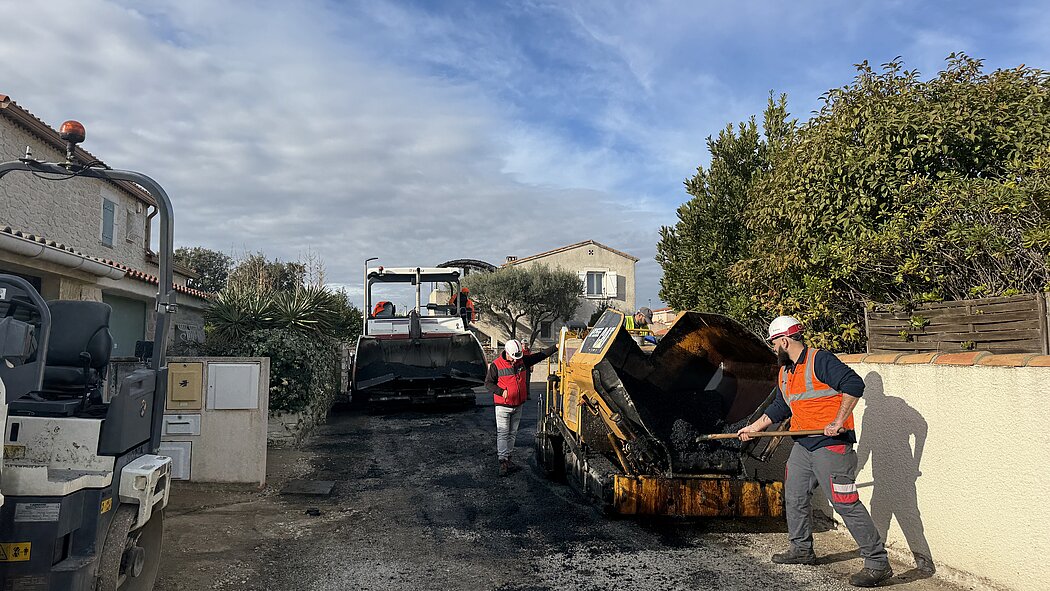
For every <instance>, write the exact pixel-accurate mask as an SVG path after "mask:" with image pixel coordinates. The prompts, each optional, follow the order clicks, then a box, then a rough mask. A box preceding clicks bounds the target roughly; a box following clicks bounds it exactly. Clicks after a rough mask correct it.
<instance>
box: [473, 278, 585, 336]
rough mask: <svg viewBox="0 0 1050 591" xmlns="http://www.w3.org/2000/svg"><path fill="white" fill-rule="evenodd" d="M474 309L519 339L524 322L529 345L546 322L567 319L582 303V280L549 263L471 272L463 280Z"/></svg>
mask: <svg viewBox="0 0 1050 591" xmlns="http://www.w3.org/2000/svg"><path fill="white" fill-rule="evenodd" d="M463 283H464V285H465V286H466V287H468V288H469V289H470V297H471V299H472V300H473V301H474V305H475V308H476V309H477V310H479V311H480V312H481V313H482V314H483V315H484V317H485V318H487V319H489V320H492V321H494V322H495V323H496V324H498V325H500V326H501V327H503V329H504V330H506V332H507V333H508V334H509V335H510V336H511V338H519V337H520V335H519V334H518V328H519V326H521V323H522V321H524V323H525V326H526V327H527V329H528V330H529V333H528V335H527V337H526V338H527V340H528V341H529V344H530V345H531V344H533V343H534V342H535V341H536V337H537V336H538V335H539V331H540V326H541V324H542V323H543V322H553V321H556V320H562V321H564V320H568V319H569V318H571V317H572V316H573V315H574V314H575V313H576V309H577V308H578V307H579V305H580V293H581V292H582V291H583V283H582V282H581V281H580V278H579V276H578V275H577V274H576V273H574V272H571V271H565V270H562V269H551V268H550V267H548V266H546V265H530V266H528V267H521V266H518V265H514V266H510V267H504V268H502V269H499V270H498V271H496V272H494V273H472V274H470V275H468V276H467V277H466V278H465V279H464V282H463Z"/></svg>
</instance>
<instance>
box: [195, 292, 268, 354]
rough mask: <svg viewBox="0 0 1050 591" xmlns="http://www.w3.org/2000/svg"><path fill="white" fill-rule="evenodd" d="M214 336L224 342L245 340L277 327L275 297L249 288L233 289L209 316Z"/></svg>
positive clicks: (221, 295) (222, 294) (220, 298)
mask: <svg viewBox="0 0 1050 591" xmlns="http://www.w3.org/2000/svg"><path fill="white" fill-rule="evenodd" d="M204 318H205V321H206V322H207V326H208V329H209V332H210V334H211V335H214V336H215V338H217V339H220V340H223V341H235V340H240V339H243V338H244V337H245V336H246V335H248V334H249V333H251V332H252V331H255V330H259V329H261V328H270V327H272V326H273V325H274V314H273V296H272V295H270V294H268V293H264V292H259V291H256V290H253V289H250V288H245V287H229V288H226V289H224V290H222V291H221V292H219V294H218V295H217V296H216V297H215V300H214V301H213V302H212V305H211V306H210V307H209V308H208V310H207V311H206V312H205V316H204Z"/></svg>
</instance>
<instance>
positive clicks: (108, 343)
mask: <svg viewBox="0 0 1050 591" xmlns="http://www.w3.org/2000/svg"><path fill="white" fill-rule="evenodd" d="M61 135H62V138H63V139H64V140H65V141H66V142H67V147H66V161H65V162H62V163H49V162H42V161H39V160H35V159H33V158H32V157H30V155H29V153H28V151H27V154H26V157H25V158H22V159H20V160H17V161H12V162H5V163H2V164H0V182H2V180H3V177H5V176H6V175H8V174H10V173H32V174H37V175H46V176H47V178H50V179H53V180H67V181H69V182H77V177H88V178H96V179H106V180H113V181H130V182H134V183H137V184H138V185H140V186H141V187H142V188H144V189H145V190H146V191H148V192H149V193H150V195H152V197H153V198H154V200H155V201H156V204H157V209H158V213H159V214H160V215H159V219H160V248H159V258H160V262H159V266H160V269H159V282H158V283H159V293H158V294H157V298H156V313H157V314H156V330H155V333H154V342H155V343H156V344H157V345H156V346H155V347H154V348H153V353H152V357H151V358H150V359H149V362H148V364H144V366H143V367H142V368H140V369H137V370H134V371H132V372H131V373H130V374H129V375H127V376H126V377H125V378H124V379H123V380H121V381H120V383H119V386H118V387H117V388H116V391H115V392H113V393H112V394H111V395H110V396H109V397H108V399H107V397H106V396H105V395H104V388H103V383H104V380H105V374H106V367H107V365H108V363H109V356H110V352H111V350H112V340H111V337H110V333H109V319H110V318H109V317H110V312H111V310H110V307H109V306H108V305H106V304H104V303H101V302H87V301H51V302H45V301H44V299H43V298H41V296H40V294H39V293H38V292H37V291H36V289H34V288H33V286H32V285H30V284H29V283H28V282H26V281H25V280H24V279H22V278H20V277H16V276H12V275H0V358H2V359H0V400H2V401H3V403H4V404H6V407H7V417H6V420H5V421H4V423H3V426H4V431H3V435H4V455H3V461H2V469H0V491H2V493H3V504H2V506H0V590H2V591H10V590H23V589H24V590H27V591H28V590H34V591H36V590H41V591H42V590H52V591H59V590H61V591H70V590H72V591H91V590H96V589H98V590H104V591H113V590H116V589H120V590H122V591H146V590H149V589H152V588H153V584H154V581H155V579H156V576H157V571H158V568H159V566H160V559H161V539H162V535H163V528H164V508H165V506H166V505H167V502H168V492H169V483H170V473H171V458H168V457H165V456H160V455H156V452H157V449H158V446H159V444H160V434H161V420H162V415H163V408H164V400H165V391H166V388H167V367H166V363H165V346H164V344H165V343H166V341H167V335H168V326H169V322H170V318H171V316H172V315H173V314H174V313H175V311H176V304H175V293H174V286H173V283H172V278H173V275H172V228H173V220H172V218H173V212H172V206H171V201H170V200H169V199H168V196H167V194H166V193H165V192H164V190H163V189H162V188H161V187H160V185H158V184H157V183H156V182H155V181H153V180H152V179H150V178H149V177H147V176H145V175H143V174H140V173H137V172H130V171H121V170H111V169H102V168H91V167H85V166H81V165H79V164H77V163H75V162H74V161H73V160H74V158H73V152H74V149H75V145H76V144H77V143H79V142H81V141H83V139H84V129H83V126H81V125H80V124H79V123H77V122H66V123H64V124H63V125H62V128H61Z"/></svg>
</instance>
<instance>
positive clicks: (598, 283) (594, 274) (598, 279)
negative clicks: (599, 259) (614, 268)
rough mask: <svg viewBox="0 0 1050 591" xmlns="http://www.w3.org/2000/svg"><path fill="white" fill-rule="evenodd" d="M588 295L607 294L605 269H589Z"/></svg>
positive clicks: (598, 295) (599, 295)
mask: <svg viewBox="0 0 1050 591" xmlns="http://www.w3.org/2000/svg"><path fill="white" fill-rule="evenodd" d="M586 288H587V297H601V296H602V295H605V271H587V285H586Z"/></svg>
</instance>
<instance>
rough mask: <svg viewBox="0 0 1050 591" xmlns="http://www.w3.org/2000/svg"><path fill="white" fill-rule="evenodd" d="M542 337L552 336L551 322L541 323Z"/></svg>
mask: <svg viewBox="0 0 1050 591" xmlns="http://www.w3.org/2000/svg"><path fill="white" fill-rule="evenodd" d="M540 338H541V339H549V338H551V323H550V322H549V321H547V322H541V323H540Z"/></svg>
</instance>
